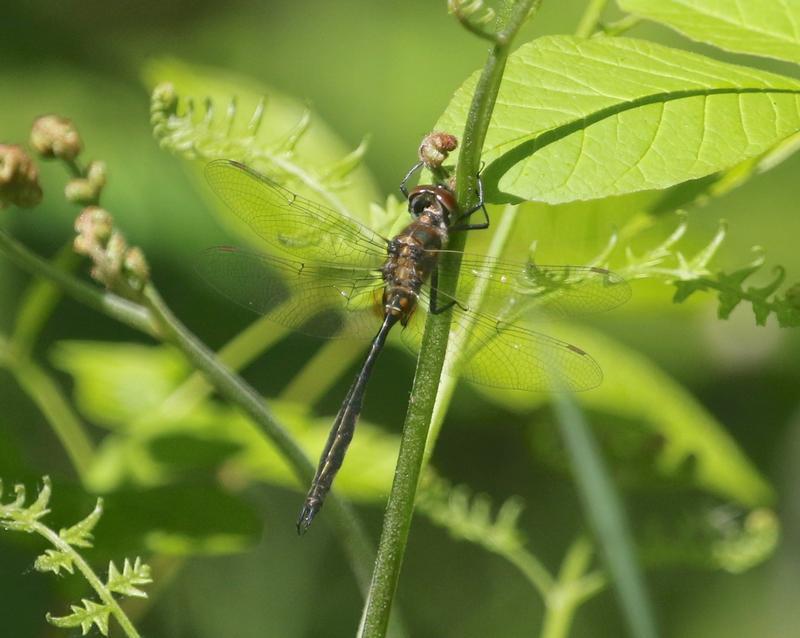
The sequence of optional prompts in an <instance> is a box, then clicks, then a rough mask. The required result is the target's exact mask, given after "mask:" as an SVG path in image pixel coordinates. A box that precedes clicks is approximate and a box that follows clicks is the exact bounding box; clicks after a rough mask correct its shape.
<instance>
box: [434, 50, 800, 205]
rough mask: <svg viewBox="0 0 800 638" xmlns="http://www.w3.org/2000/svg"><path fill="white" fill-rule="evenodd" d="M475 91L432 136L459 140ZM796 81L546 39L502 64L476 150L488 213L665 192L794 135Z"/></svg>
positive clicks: (460, 95)
mask: <svg viewBox="0 0 800 638" xmlns="http://www.w3.org/2000/svg"><path fill="white" fill-rule="evenodd" d="M476 81H477V74H475V75H473V76H471V77H470V78H469V79H468V80H467V81H466V82H465V83H464V84H463V85H462V86H461V88H459V89H458V91H457V92H456V95H455V96H454V98H453V100H452V101H451V103H450V105H449V106H448V107H447V110H446V111H445V113H444V115H443V116H442V117H441V118H440V119H439V122H438V123H437V127H438V128H441V129H444V130H453V131H458V130H461V127H462V126H463V123H464V120H465V118H466V113H467V109H468V107H469V102H470V99H471V95H472V91H473V90H474V87H475V83H476ZM798 95H800V81H798V80H795V79H792V78H788V77H782V76H780V75H776V74H773V73H767V72H764V71H760V70H756V69H750V68H746V67H741V66H735V65H731V64H725V63H722V62H717V61H715V60H712V59H710V58H706V57H703V56H700V55H697V54H694V53H688V52H685V51H679V50H676V49H670V48H668V47H664V46H661V45H657V44H653V43H650V42H645V41H641V40H633V39H628V38H593V39H589V40H583V39H577V38H572V37H566V36H549V37H543V38H540V39H538V40H534V41H533V42H530V43H528V44H526V45H523V46H522V47H520V48H519V49H518V50H517V51H516V52H514V54H513V55H512V56H511V57H510V58H509V61H508V66H507V70H506V74H505V77H504V79H503V84H502V85H501V87H500V94H499V96H498V100H497V106H496V108H495V111H494V114H493V116H492V121H491V124H490V127H489V131H488V134H487V138H486V142H485V144H484V147H483V150H484V155H483V159H484V160H485V161H486V163H487V165H486V167H485V169H484V171H483V173H482V175H483V179H484V182H485V184H486V187H487V191H488V196H489V199H490V201H493V202H500V201H513V200H517V199H532V200H537V201H543V202H548V203H560V202H567V201H572V200H576V199H593V198H600V197H607V196H609V195H622V194H625V193H630V192H635V191H640V190H648V189H660V188H666V187H668V186H671V185H673V184H677V183H680V182H684V181H687V180H691V179H698V178H700V177H703V176H706V175H710V174H712V173H716V172H718V171H720V170H723V169H726V168H728V167H731V166H734V165H736V164H738V163H740V162H742V161H744V160H746V159H747V158H750V157H754V156H756V155H759V154H761V153H763V152H765V151H766V150H767V149H769V148H771V147H773V146H774V145H776V144H777V143H779V142H780V141H781V140H783V139H784V138H786V137H788V136H790V135H792V134H793V133H795V132H796V131H797V130H798V129H800V102H799V101H798V99H797V98H798Z"/></svg>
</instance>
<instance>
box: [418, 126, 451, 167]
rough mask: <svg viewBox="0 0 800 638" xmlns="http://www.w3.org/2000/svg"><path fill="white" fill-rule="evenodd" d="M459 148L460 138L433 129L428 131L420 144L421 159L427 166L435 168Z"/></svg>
mask: <svg viewBox="0 0 800 638" xmlns="http://www.w3.org/2000/svg"><path fill="white" fill-rule="evenodd" d="M456 148H458V138H457V137H456V136H455V135H451V134H450V133H443V132H441V131H433V132H432V133H428V134H427V135H426V136H425V137H424V138H423V139H422V143H421V144H420V145H419V151H418V154H419V159H420V160H421V161H422V163H423V164H424V165H425V168H427V169H430V170H435V169H437V168H439V167H440V166H441V165H442V164H443V163H444V162H445V160H446V159H447V156H448V155H449V154H450V153H451V152H452V151H454V150H456Z"/></svg>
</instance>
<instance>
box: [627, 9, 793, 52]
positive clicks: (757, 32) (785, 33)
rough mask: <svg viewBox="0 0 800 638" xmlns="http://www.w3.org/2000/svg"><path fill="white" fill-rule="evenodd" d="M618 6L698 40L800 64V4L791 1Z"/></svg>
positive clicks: (731, 49)
mask: <svg viewBox="0 0 800 638" xmlns="http://www.w3.org/2000/svg"><path fill="white" fill-rule="evenodd" d="M617 4H619V6H620V8H621V9H622V10H623V11H628V12H629V13H633V14H635V15H638V16H641V17H643V18H647V19H648V20H654V21H655V22H660V23H662V24H665V25H667V26H669V27H672V28H673V29H675V30H676V31H679V32H680V33H683V34H684V35H686V36H688V37H690V38H692V39H693V40H699V41H700V42H706V43H708V44H713V45H714V46H718V47H720V48H722V49H726V50H728V51H734V52H736V53H752V54H754V55H763V56H766V57H770V58H778V59H779V60H788V61H789V62H797V63H800V4H798V3H797V2H792V1H791V0H789V1H788V2H787V1H786V0H749V1H748V0H617Z"/></svg>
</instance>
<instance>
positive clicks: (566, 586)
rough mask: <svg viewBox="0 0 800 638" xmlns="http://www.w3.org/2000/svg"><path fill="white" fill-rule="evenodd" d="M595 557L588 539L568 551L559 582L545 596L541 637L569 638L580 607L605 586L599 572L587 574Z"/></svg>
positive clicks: (581, 539)
mask: <svg viewBox="0 0 800 638" xmlns="http://www.w3.org/2000/svg"><path fill="white" fill-rule="evenodd" d="M592 554H593V550H592V545H591V543H590V542H589V541H588V539H586V538H584V537H581V538H579V539H578V540H577V541H575V542H574V543H573V544H572V546H571V547H570V549H569V550H568V551H567V555H566V556H565V557H564V561H563V562H562V564H561V570H560V571H559V574H558V581H557V582H556V583H554V584H553V586H552V587H551V588H550V590H549V591H548V592H547V595H546V596H545V617H544V623H543V624H542V633H541V638H566V637H567V636H568V635H569V629H570V626H571V625H572V620H573V618H574V617H575V612H576V611H577V609H578V607H580V605H581V604H582V603H583V602H585V601H586V600H588V599H589V598H591V597H592V596H594V595H595V594H597V593H599V592H600V591H602V590H603V588H604V587H605V585H606V579H605V576H603V575H602V574H600V573H599V572H594V573H591V574H588V575H587V574H586V570H587V569H588V568H589V565H590V563H591V558H592Z"/></svg>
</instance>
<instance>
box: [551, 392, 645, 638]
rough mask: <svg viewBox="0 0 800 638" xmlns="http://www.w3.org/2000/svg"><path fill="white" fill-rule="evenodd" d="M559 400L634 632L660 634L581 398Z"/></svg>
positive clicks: (583, 491) (639, 637) (592, 517)
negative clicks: (585, 416)
mask: <svg viewBox="0 0 800 638" xmlns="http://www.w3.org/2000/svg"><path fill="white" fill-rule="evenodd" d="M553 398H554V402H555V404H554V409H555V415H556V421H557V422H558V426H559V430H560V432H561V438H562V440H563V441H564V444H565V447H566V449H567V452H568V454H569V457H570V467H571V468H572V473H573V476H574V478H575V482H576V484H577V487H578V494H579V496H580V499H581V502H582V505H583V510H584V513H585V515H586V518H587V519H588V520H589V522H590V524H591V527H592V529H593V531H594V536H595V538H596V539H597V544H598V546H599V547H600V549H601V555H602V556H603V558H604V562H605V565H606V568H607V569H608V573H609V575H610V579H611V582H612V584H613V585H614V588H615V590H616V592H617V594H618V598H619V602H620V607H621V609H622V613H623V615H624V617H625V620H626V622H627V624H628V627H629V629H630V632H631V635H633V636H636V638H655V637H656V636H657V635H658V632H657V630H656V625H655V621H654V620H653V613H652V611H651V609H650V603H649V599H648V597H647V594H646V590H645V585H644V578H643V577H642V574H641V570H640V569H639V565H638V563H637V562H636V557H635V553H636V549H635V545H634V542H633V537H632V535H631V532H630V529H629V526H628V521H627V518H626V516H625V511H624V509H623V506H622V503H621V501H620V498H619V494H618V493H617V491H616V489H615V488H614V485H613V483H612V481H611V477H610V476H609V474H608V469H607V468H606V466H605V463H604V461H603V458H602V455H601V454H600V450H599V449H598V447H597V443H596V442H595V440H594V438H593V437H592V434H591V431H590V429H589V425H588V424H587V422H586V419H585V418H584V415H583V412H582V411H581V409H580V407H579V406H578V404H577V403H576V402H575V399H574V398H573V397H572V395H571V394H569V393H568V392H557V393H555V394H554V397H553Z"/></svg>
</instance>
